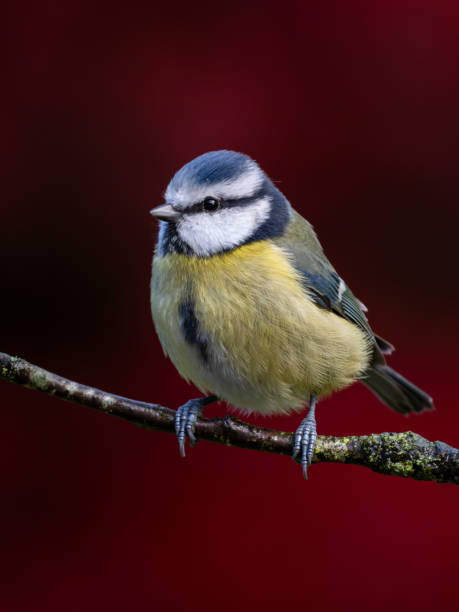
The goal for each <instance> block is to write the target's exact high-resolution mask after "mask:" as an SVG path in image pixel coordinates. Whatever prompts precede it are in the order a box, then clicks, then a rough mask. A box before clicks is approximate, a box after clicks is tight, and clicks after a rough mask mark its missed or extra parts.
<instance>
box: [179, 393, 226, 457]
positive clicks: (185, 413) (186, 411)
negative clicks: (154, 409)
mask: <svg viewBox="0 0 459 612" xmlns="http://www.w3.org/2000/svg"><path fill="white" fill-rule="evenodd" d="M216 401H218V397H217V396H216V395H208V396H207V397H200V398H198V399H192V400H189V401H188V402H187V403H186V404H183V406H180V408H177V412H176V413H175V421H174V422H175V433H176V434H177V439H178V443H179V448H180V455H181V456H182V457H184V456H185V438H186V436H188V437H189V439H190V444H191V446H194V445H195V444H196V436H195V435H194V429H195V423H196V419H197V418H198V417H200V416H201V415H202V409H203V408H204V406H207V405H208V404H212V402H216Z"/></svg>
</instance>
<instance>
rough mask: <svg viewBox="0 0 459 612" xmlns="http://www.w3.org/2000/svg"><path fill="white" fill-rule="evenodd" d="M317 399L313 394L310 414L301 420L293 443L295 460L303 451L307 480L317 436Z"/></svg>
mask: <svg viewBox="0 0 459 612" xmlns="http://www.w3.org/2000/svg"><path fill="white" fill-rule="evenodd" d="M316 401H317V398H316V396H315V395H311V399H310V402H309V412H308V415H307V417H306V418H304V419H303V420H302V421H301V425H300V426H299V427H298V429H297V430H296V433H295V442H294V444H293V459H294V460H295V461H297V457H298V455H299V453H300V451H301V467H302V468H303V476H304V477H305V479H306V480H307V479H308V467H309V466H310V465H311V462H312V456H313V454H314V448H315V445H316V438H317V430H316V415H315V411H316Z"/></svg>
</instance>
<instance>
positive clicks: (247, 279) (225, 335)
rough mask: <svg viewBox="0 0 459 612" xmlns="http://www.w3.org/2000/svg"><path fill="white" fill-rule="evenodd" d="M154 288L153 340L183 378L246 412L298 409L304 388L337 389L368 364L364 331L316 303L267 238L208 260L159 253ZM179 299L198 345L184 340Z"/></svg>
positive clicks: (305, 393)
mask: <svg viewBox="0 0 459 612" xmlns="http://www.w3.org/2000/svg"><path fill="white" fill-rule="evenodd" d="M151 291H152V293H151V301H152V313H153V319H154V322H155V326H156V329H157V332H158V335H159V338H160V340H161V343H162V346H163V348H164V350H165V352H166V353H167V354H168V355H169V357H170V358H171V359H172V361H173V363H174V365H175V366H176V367H177V369H178V370H179V372H180V374H181V375H182V376H183V377H184V378H186V379H190V380H192V381H193V382H194V383H195V385H196V386H197V387H199V388H200V389H201V390H203V391H210V392H212V393H214V394H215V395H217V396H218V397H220V398H221V399H224V400H226V401H227V402H229V403H231V404H233V405H235V406H238V407H240V408H244V409H246V410H248V411H257V412H263V413H275V412H287V411H289V410H292V409H293V410H296V409H300V408H301V407H302V406H303V405H304V404H305V402H307V401H308V399H309V395H310V394H311V393H315V394H317V395H323V394H326V393H330V392H331V391H334V390H337V389H341V388H343V387H345V386H347V385H349V384H350V383H351V382H353V381H354V380H355V379H356V378H358V377H359V376H360V375H361V374H362V373H363V372H364V370H365V369H366V367H367V365H368V359H369V347H368V341H367V340H366V337H365V335H364V333H363V332H362V331H361V330H360V329H359V328H358V327H356V326H355V325H353V324H352V323H349V322H348V321H346V320H345V319H343V318H341V317H339V316H337V315H336V314H334V313H332V312H329V311H327V310H324V309H321V308H319V307H318V306H317V305H316V304H315V303H314V302H313V301H312V300H311V299H310V297H309V296H308V294H307V293H306V291H305V289H304V287H303V285H302V283H301V277H300V276H299V274H298V273H297V272H296V270H295V269H294V268H293V266H292V265H291V262H290V260H289V257H288V256H287V255H286V253H285V252H284V251H283V250H282V249H280V248H279V247H277V246H276V245H274V244H273V243H272V242H271V241H269V240H267V241H261V242H255V243H251V244H248V245H245V246H242V247H239V248H237V249H235V250H234V251H230V252H228V253H223V254H220V255H215V256H213V257H208V258H199V257H189V256H186V255H180V254H170V255H166V256H163V257H158V256H156V257H155V259H154V262H153V276H152V285H151ZM186 300H189V301H190V302H191V303H192V304H193V308H194V315H195V317H196V323H197V330H196V332H197V335H198V338H199V341H200V343H201V345H200V346H201V350H200V349H199V346H198V345H197V344H194V345H193V344H190V343H189V342H187V341H186V340H185V337H184V333H183V326H182V322H181V320H180V314H179V312H180V306H181V304H183V302H184V301H186ZM202 346H205V348H206V359H203V355H202Z"/></svg>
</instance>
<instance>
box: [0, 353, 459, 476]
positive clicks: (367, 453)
mask: <svg viewBox="0 0 459 612" xmlns="http://www.w3.org/2000/svg"><path fill="white" fill-rule="evenodd" d="M0 378H3V379H5V380H7V381H9V382H13V383H16V384H18V385H22V386H24V387H27V388H28V389H34V390H36V391H41V392H43V393H47V394H48V395H53V396H54V397H57V398H59V399H63V400H67V401H70V402H73V403H76V404H80V405H82V406H87V407H89V408H93V409H94V410H98V411H99V412H102V413H104V414H111V415H113V416H117V417H120V418H123V419H125V420H127V421H129V422H131V423H134V424H135V425H138V426H140V427H143V428H145V429H156V430H158V431H164V432H169V433H174V414H175V411H174V410H171V409H169V408H165V407H164V406H160V405H158V404H149V403H146V402H139V401H136V400H133V399H128V398H125V397H120V396H119V395H113V394H112V393H107V392H105V391H100V390H99V389H95V388H94V387H88V386H86V385H82V384H81V383H77V382H74V381H71V380H68V379H67V378H63V377H62V376H58V375H57V374H53V373H52V372H48V371H47V370H45V369H43V368H41V367H39V366H36V365H33V364H31V363H29V362H27V361H25V360H24V359H21V358H19V357H11V356H10V355H7V354H6V353H0ZM196 437H197V438H198V439H201V440H208V441H211V442H219V443H220V444H225V445H227V446H239V447H241V448H247V449H251V450H259V451H266V452H270V453H277V454H280V455H291V454H292V450H293V439H294V434H293V433H289V432H283V431H275V430H272V429H265V428H261V427H255V426H254V425H249V424H248V423H244V422H243V421H241V420H239V419H236V418H233V417H229V416H226V417H224V418H222V419H212V420H210V419H204V418H201V419H199V420H198V421H197V423H196ZM319 462H334V463H353V464H356V465H361V466H365V467H367V468H370V469H371V470H373V471H374V472H379V473H380V474H387V475H391V476H403V477H405V478H414V479H416V480H433V481H435V482H438V483H453V484H459V450H458V449H456V448H453V447H452V446H448V445H447V444H445V443H443V442H430V441H429V440H426V439H425V438H422V437H421V436H419V435H418V434H415V433H413V432H411V431H407V432H404V433H381V434H371V435H368V436H346V437H342V438H337V437H334V436H318V438H317V444H316V449H315V452H314V457H313V463H319Z"/></svg>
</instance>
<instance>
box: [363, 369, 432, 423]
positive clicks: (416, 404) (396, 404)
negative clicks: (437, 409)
mask: <svg viewBox="0 0 459 612" xmlns="http://www.w3.org/2000/svg"><path fill="white" fill-rule="evenodd" d="M362 382H363V384H364V385H366V386H367V387H368V388H369V389H371V391H373V393H374V394H375V395H377V396H378V397H379V399H380V400H381V401H382V402H383V403H384V404H386V405H387V406H389V408H392V409H393V410H396V411H397V412H401V413H402V414H407V413H408V412H422V411H423V410H433V408H434V405H433V400H432V398H431V397H430V396H429V395H427V393H424V391H422V390H421V389H419V387H416V385H413V383H411V382H410V381H409V380H406V378H404V377H403V376H402V375H401V374H399V373H398V372H396V371H395V370H393V369H392V368H390V367H389V366H387V365H377V366H374V367H373V368H371V370H369V372H368V373H367V376H366V378H364V379H362Z"/></svg>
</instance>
